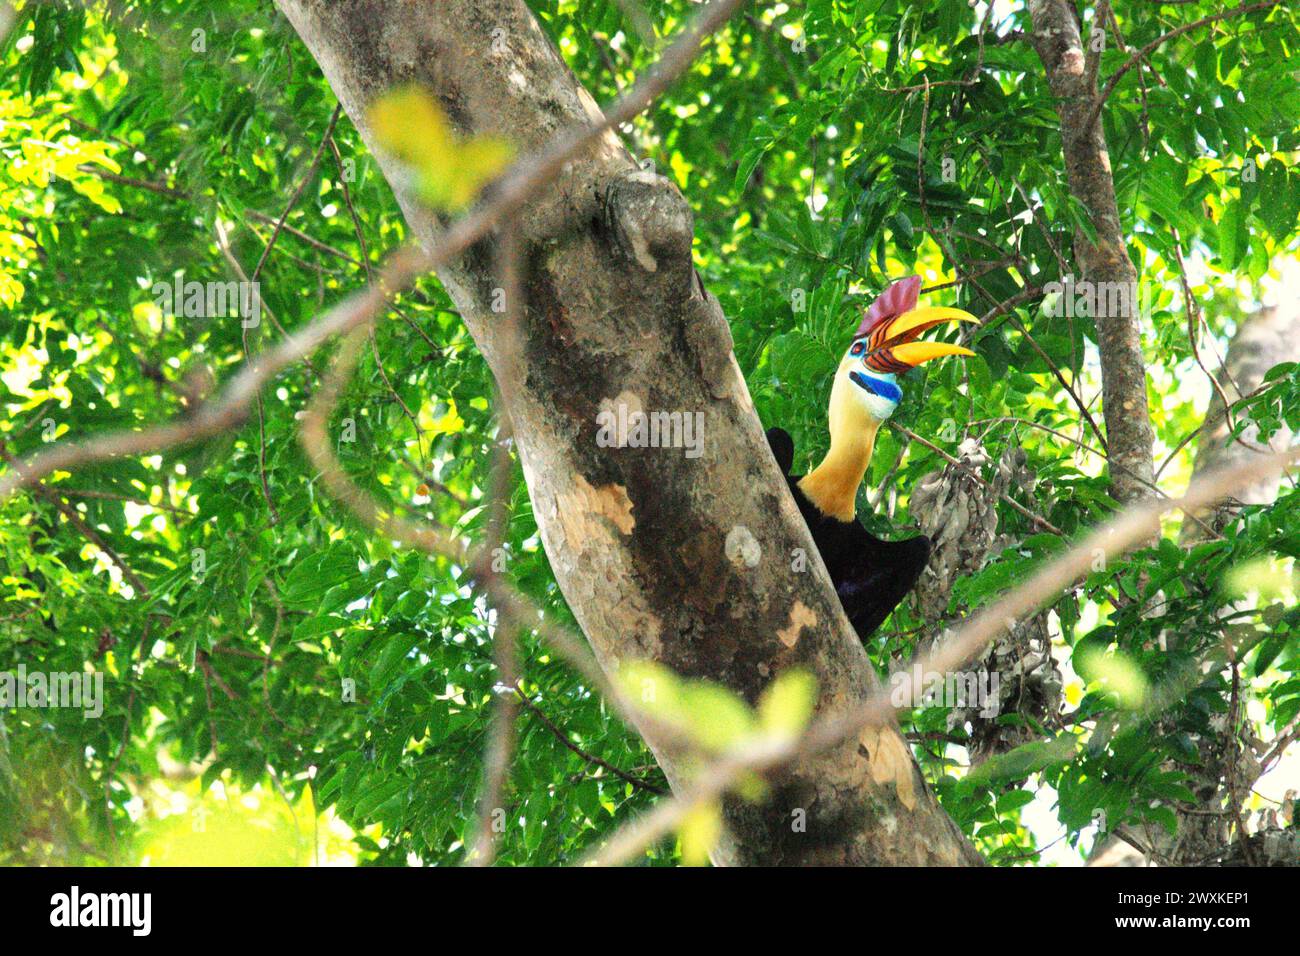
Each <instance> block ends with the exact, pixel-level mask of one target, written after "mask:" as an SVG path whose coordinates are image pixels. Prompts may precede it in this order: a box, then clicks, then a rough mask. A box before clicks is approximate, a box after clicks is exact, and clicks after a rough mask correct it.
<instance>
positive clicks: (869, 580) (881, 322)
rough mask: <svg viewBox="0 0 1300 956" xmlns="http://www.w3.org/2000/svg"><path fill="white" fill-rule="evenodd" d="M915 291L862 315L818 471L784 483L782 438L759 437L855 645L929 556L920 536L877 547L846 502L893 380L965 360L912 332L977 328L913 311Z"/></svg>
mask: <svg viewBox="0 0 1300 956" xmlns="http://www.w3.org/2000/svg"><path fill="white" fill-rule="evenodd" d="M920 291H921V279H920V277H919V276H909V277H908V278H906V279H902V280H900V281H898V282H895V283H894V284H892V285H891V286H889V288H887V289H886V290H885V291H884V292H883V293H881V295H880V297H879V298H877V299H876V300H875V301H874V302H873V303H872V304H871V307H870V308H869V309H868V310H867V312H866V315H865V316H864V317H863V319H862V324H861V325H859V326H858V331H857V334H856V335H854V337H853V342H852V344H851V345H850V346H849V348H848V351H847V352H845V353H844V358H843V360H842V361H841V362H840V367H839V369H838V370H837V371H836V372H835V384H834V385H833V386H832V388H831V402H830V411H829V415H828V424H829V426H830V433H831V447H830V451H829V452H828V453H827V454H826V458H825V459H824V460H823V461H822V463H821V464H820V465H818V466H817V467H816V468H815V469H813V471H812V472H810V473H809V474H807V475H803V476H800V475H792V474H790V468H791V466H792V465H793V464H794V442H793V441H792V440H791V438H790V434H789V433H788V432H786V431H785V430H784V429H782V428H770V429H768V431H767V441H768V444H769V445H771V447H772V454H773V455H775V456H776V461H777V464H779V465H780V466H781V472H782V473H783V474H784V475H785V476H786V481H788V482H789V484H790V491H791V492H792V493H793V494H794V500H795V502H796V503H798V505H799V511H800V512H801V513H802V514H803V518H804V521H806V522H807V523H808V530H809V531H811V532H812V537H813V542H814V543H815V544H816V545H817V550H818V551H819V552H820V553H821V556H822V561H823V562H825V564H826V570H827V571H829V572H830V575H831V582H832V583H833V584H834V585H835V591H836V593H837V594H839V597H840V603H841V604H843V605H844V610H845V612H846V613H847V614H848V617H849V621H850V622H852V624H853V627H854V629H855V630H856V631H857V632H858V638H859V639H860V640H861V641H862V642H863V643H864V644H865V643H866V642H867V639H868V638H869V637H870V636H871V635H872V634H873V633H875V630H876V628H878V627H880V625H881V623H882V622H883V621H884V620H885V618H886V617H888V616H889V612H890V611H892V610H893V609H894V608H895V607H896V606H897V605H898V602H899V601H901V600H903V598H904V596H905V595H906V594H907V592H908V591H910V590H912V586H913V585H914V584H916V581H917V578H919V577H920V576H921V572H922V571H923V570H924V569H925V564H926V561H928V560H929V557H930V539H929V538H927V537H925V536H924V535H921V536H920V537H916V538H909V539H907V540H906V541H881V540H880V539H879V538H877V537H876V536H875V535H873V534H872V533H871V532H869V531H868V530H867V529H866V528H864V527H863V526H862V524H861V523H860V522H859V521H858V520H857V513H856V509H855V507H854V502H855V500H856V498H857V493H858V486H859V485H861V484H862V479H863V476H864V475H866V473H867V465H868V464H869V463H870V461H871V452H872V449H873V448H874V447H875V444H876V432H877V431H878V430H879V429H880V425H881V423H882V422H884V421H885V420H886V419H887V418H889V416H890V415H892V414H893V413H894V409H896V408H898V403H899V402H900V401H901V400H902V398H903V391H902V389H901V388H900V387H899V384H898V375H899V374H900V373H902V372H906V371H907V370H908V369H910V368H915V367H916V366H918V365H921V364H922V363H924V362H929V361H930V360H932V359H937V358H942V357H943V356H945V355H974V354H975V353H974V352H972V351H971V350H970V349H967V348H963V347H961V346H960V345H949V344H947V343H946V342H920V341H917V339H918V338H919V337H920V335H921V333H923V332H925V331H927V330H928V329H932V328H935V327H936V326H939V325H944V324H946V323H948V322H975V323H978V322H979V319H977V318H975V316H973V315H971V314H970V313H969V312H963V311H962V310H960V309H949V308H944V307H942V306H927V307H925V308H917V305H916V302H917V296H918V295H919V294H920Z"/></svg>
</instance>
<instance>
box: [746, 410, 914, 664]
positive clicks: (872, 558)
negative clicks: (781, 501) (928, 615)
mask: <svg viewBox="0 0 1300 956" xmlns="http://www.w3.org/2000/svg"><path fill="white" fill-rule="evenodd" d="M767 442H768V444H769V445H770V446H771V448H772V454H773V455H774V456H775V457H776V462H777V464H778V465H780V466H781V473H782V474H783V475H785V477H786V481H787V482H788V483H789V485H790V493H791V494H793V495H794V500H795V503H796V504H798V505H799V512H800V513H801V514H802V515H803V520H804V521H805V522H806V523H807V525H808V530H809V531H811V532H812V539H813V543H814V544H816V545H817V551H818V552H819V553H820V554H821V556H822V561H823V562H824V563H825V565H826V570H827V571H829V572H830V576H831V583H832V584H834V585H835V593H836V594H838V595H839V598H840V603H841V604H842V605H843V606H844V611H845V613H846V614H847V615H848V618H849V622H850V623H851V624H852V625H853V627H854V630H856V631H857V632H858V639H859V640H861V641H862V643H863V644H866V643H867V640H868V639H869V638H870V637H871V635H872V634H874V633H875V632H876V629H877V628H878V627H880V625H881V624H882V623H883V622H884V620H885V618H887V617H888V616H889V613H890V612H891V611H892V610H893V609H894V608H895V607H897V606H898V604H899V602H900V601H902V600H903V598H904V597H906V596H907V593H908V592H909V591H911V590H912V588H913V586H914V585H915V584H916V582H917V580H918V579H919V578H920V577H921V572H922V571H923V570H925V565H926V562H927V561H928V560H929V558H930V539H929V538H927V537H926V536H925V535H921V536H919V537H916V538H908V539H907V540H905V541H882V540H881V539H880V538H877V537H876V536H875V535H873V534H872V533H871V532H870V531H868V530H867V529H866V528H864V527H863V526H862V524H861V522H859V521H858V520H857V519H856V518H855V519H854V520H852V521H841V520H839V519H838V518H832V517H830V516H829V515H826V514H823V513H822V512H821V511H819V510H818V509H817V507H816V506H815V505H813V503H812V502H811V501H809V500H808V498H807V496H806V495H805V494H804V493H803V490H802V489H801V488H800V487H799V480H800V479H801V478H802V477H803V476H802V475H792V474H790V469H791V467H793V465H794V441H793V440H792V439H791V438H790V434H789V432H787V431H786V430H785V429H783V428H769V429H768V430H767Z"/></svg>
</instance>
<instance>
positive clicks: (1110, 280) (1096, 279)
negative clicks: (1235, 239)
mask: <svg viewBox="0 0 1300 956" xmlns="http://www.w3.org/2000/svg"><path fill="white" fill-rule="evenodd" d="M1102 7H1105V8H1106V9H1109V5H1108V4H1104V3H1103V4H1101V5H1099V7H1098V11H1099V14H1098V17H1099V18H1104V17H1105V16H1106V15H1107V14H1105V13H1101V12H1100V11H1101V9H1102ZM1029 11H1030V15H1031V16H1032V17H1033V24H1034V26H1033V34H1032V35H1031V37H1030V39H1031V42H1032V43H1033V46H1034V49H1035V50H1036V51H1037V52H1038V57H1039V59H1040V60H1042V62H1043V68H1044V70H1045V72H1046V74H1047V82H1048V85H1049V86H1050V87H1051V90H1052V95H1053V96H1055V97H1056V101H1057V102H1056V111H1057V115H1058V116H1059V117H1060V120H1061V150H1062V152H1063V153H1064V156H1065V171H1066V174H1067V176H1068V177H1069V182H1070V194H1071V195H1072V196H1074V197H1075V198H1076V199H1078V200H1079V201H1080V202H1081V203H1083V205H1084V207H1085V208H1086V209H1087V210H1088V216H1089V219H1090V221H1091V223H1092V226H1093V229H1094V230H1095V231H1096V234H1097V241H1096V242H1093V241H1091V240H1090V239H1089V238H1088V237H1087V236H1086V235H1085V234H1084V233H1083V232H1082V231H1079V232H1078V233H1077V234H1076V235H1075V239H1074V258H1075V263H1076V265H1077V266H1078V267H1079V270H1080V272H1081V275H1080V277H1079V278H1080V279H1081V280H1082V281H1087V282H1091V283H1092V284H1093V287H1094V288H1095V289H1097V290H1098V294H1097V295H1096V296H1095V298H1094V301H1093V306H1092V307H1093V314H1094V316H1095V318H1096V322H1097V348H1098V351H1099V352H1100V353H1101V392H1102V406H1103V407H1102V410H1103V412H1104V413H1105V419H1106V448H1107V457H1108V459H1109V467H1110V481H1111V490H1112V494H1113V495H1114V496H1115V498H1116V499H1117V500H1119V501H1121V502H1129V501H1135V500H1138V499H1141V498H1147V497H1151V495H1152V493H1153V492H1152V488H1151V483H1152V476H1153V473H1154V465H1153V464H1152V444H1153V442H1154V440H1155V433H1154V432H1153V430H1152V428H1151V411H1150V408H1149V406H1148V404H1147V378H1146V363H1145V361H1144V360H1143V358H1142V327H1141V321H1140V317H1139V314H1138V303H1137V298H1138V296H1137V271H1136V270H1135V269H1134V268H1133V263H1132V262H1131V261H1129V257H1128V249H1127V247H1126V244H1125V241H1124V233H1123V230H1122V229H1121V227H1120V220H1119V207H1118V206H1117V205H1116V202H1115V179H1114V176H1113V174H1112V173H1111V168H1110V153H1109V152H1108V151H1107V148H1106V136H1105V133H1104V132H1103V129H1102V118H1101V116H1100V115H1096V114H1094V103H1095V102H1096V98H1097V69H1096V63H1097V61H1098V60H1099V59H1100V53H1099V52H1096V51H1094V52H1093V53H1092V54H1091V55H1087V54H1085V52H1084V44H1083V38H1082V36H1081V34H1080V30H1079V21H1078V13H1077V12H1076V8H1075V6H1074V4H1072V3H1070V2H1068V0H1030V2H1029ZM1093 31H1094V32H1096V31H1100V32H1101V34H1104V33H1105V25H1104V24H1103V23H1100V22H1099V20H1098V19H1095V20H1094V24H1093Z"/></svg>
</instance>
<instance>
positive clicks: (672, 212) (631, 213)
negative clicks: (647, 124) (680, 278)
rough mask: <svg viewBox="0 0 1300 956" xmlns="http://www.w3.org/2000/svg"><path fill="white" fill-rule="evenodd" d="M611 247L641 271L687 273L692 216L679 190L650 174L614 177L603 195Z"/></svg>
mask: <svg viewBox="0 0 1300 956" xmlns="http://www.w3.org/2000/svg"><path fill="white" fill-rule="evenodd" d="M602 211H603V216H602V218H603V222H604V226H605V229H606V231H607V232H608V234H609V239H610V243H611V245H613V247H614V248H615V249H616V250H617V251H618V253H619V254H620V255H621V256H622V257H623V258H624V259H626V260H627V261H628V262H629V263H632V264H633V265H635V266H636V267H637V268H638V269H640V270H641V271H642V272H647V273H655V274H659V275H668V276H675V275H686V276H689V275H690V272H689V270H690V268H691V242H692V240H693V238H694V235H695V218H694V216H692V215H691V207H690V206H689V205H688V204H687V202H686V200H685V198H684V197H683V196H682V194H681V192H680V191H678V189H677V186H676V185H674V184H673V182H672V181H671V180H670V179H668V178H667V177H664V176H660V175H658V174H657V173H655V172H654V171H653V170H649V169H637V170H634V171H631V172H628V173H626V174H624V175H622V176H619V177H617V178H616V179H614V180H613V181H611V182H610V184H609V185H608V186H607V187H606V189H605V195H604V196H603V197H602Z"/></svg>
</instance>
